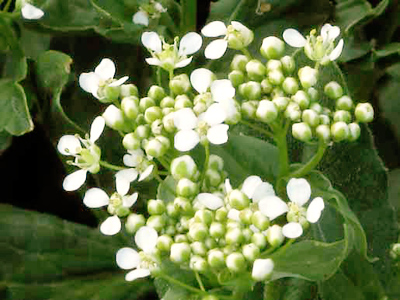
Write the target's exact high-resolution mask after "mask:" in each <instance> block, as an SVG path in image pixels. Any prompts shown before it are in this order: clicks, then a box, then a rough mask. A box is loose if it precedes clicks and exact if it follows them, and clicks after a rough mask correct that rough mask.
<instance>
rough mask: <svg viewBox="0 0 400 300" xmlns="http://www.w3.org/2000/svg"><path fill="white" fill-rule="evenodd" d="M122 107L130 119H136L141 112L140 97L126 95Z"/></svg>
mask: <svg viewBox="0 0 400 300" xmlns="http://www.w3.org/2000/svg"><path fill="white" fill-rule="evenodd" d="M121 108H122V111H123V112H124V114H125V116H127V117H128V118H129V119H132V120H134V119H136V117H137V115H138V114H139V98H138V97H136V96H130V97H125V98H123V99H122V101H121Z"/></svg>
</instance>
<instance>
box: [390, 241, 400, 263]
mask: <svg viewBox="0 0 400 300" xmlns="http://www.w3.org/2000/svg"><path fill="white" fill-rule="evenodd" d="M390 256H391V257H392V258H393V259H397V258H398V257H399V256H400V243H395V244H392V245H391V249H390Z"/></svg>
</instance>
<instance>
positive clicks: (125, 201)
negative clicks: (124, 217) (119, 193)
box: [122, 193, 139, 207]
mask: <svg viewBox="0 0 400 300" xmlns="http://www.w3.org/2000/svg"><path fill="white" fill-rule="evenodd" d="M138 196H139V194H138V193H134V194H132V195H130V196H124V197H122V206H123V207H131V206H132V205H133V204H135V203H136V201H137V199H138Z"/></svg>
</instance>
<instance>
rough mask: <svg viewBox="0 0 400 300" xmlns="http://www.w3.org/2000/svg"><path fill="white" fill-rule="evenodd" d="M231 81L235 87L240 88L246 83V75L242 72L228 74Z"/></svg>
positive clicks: (236, 71)
mask: <svg viewBox="0 0 400 300" xmlns="http://www.w3.org/2000/svg"><path fill="white" fill-rule="evenodd" d="M228 78H229V80H230V81H231V82H232V85H233V86H234V87H238V86H239V85H241V84H242V83H243V82H244V74H243V72H241V71H238V70H233V71H232V72H230V73H229V74H228Z"/></svg>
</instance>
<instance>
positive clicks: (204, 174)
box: [200, 141, 210, 188]
mask: <svg viewBox="0 0 400 300" xmlns="http://www.w3.org/2000/svg"><path fill="white" fill-rule="evenodd" d="M204 150H205V152H206V157H205V159H204V166H203V172H202V173H201V178H200V188H203V184H204V179H205V177H206V171H207V168H208V161H209V160H210V145H209V143H208V141H206V142H205V144H204Z"/></svg>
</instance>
